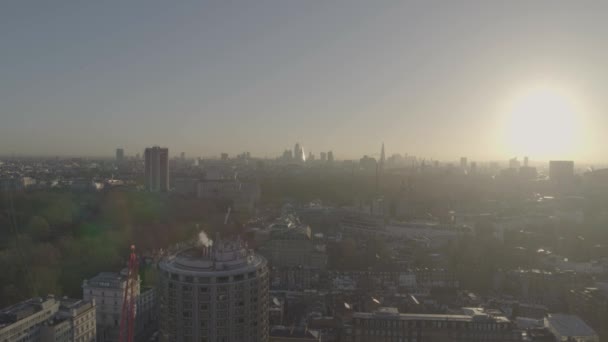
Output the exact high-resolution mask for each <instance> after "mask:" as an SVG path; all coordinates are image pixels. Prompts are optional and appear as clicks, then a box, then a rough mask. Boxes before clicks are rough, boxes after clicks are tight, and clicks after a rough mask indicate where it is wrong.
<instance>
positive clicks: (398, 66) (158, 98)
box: [0, 1, 608, 162]
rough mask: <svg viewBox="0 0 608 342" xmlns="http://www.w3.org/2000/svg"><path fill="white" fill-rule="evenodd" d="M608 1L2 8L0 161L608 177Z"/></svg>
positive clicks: (24, 5)
mask: <svg viewBox="0 0 608 342" xmlns="http://www.w3.org/2000/svg"><path fill="white" fill-rule="evenodd" d="M607 10H608V4H606V3H604V2H588V3H585V4H584V5H581V4H580V3H577V2H555V1H534V2H523V1H521V2H508V3H500V2H487V1H466V2H460V1H459V2H444V3H441V4H440V3H436V2H429V3H425V2H418V3H410V2H402V1H331V2H327V1H240V2H226V1H217V2H207V1H185V2H179V3H174V2H166V1H146V2H138V1H134V2H128V3H125V2H119V1H97V2H67V1H53V2H30V1H11V2H5V3H3V4H1V5H0V41H1V42H2V57H1V59H2V63H0V104H1V107H0V117H1V119H2V121H1V122H2V124H1V125H0V154H2V155H11V154H17V155H51V156H55V155H59V156H76V155H85V156H86V155H93V156H108V157H110V156H112V154H113V151H114V149H115V148H116V147H117V146H122V147H124V148H125V150H126V151H127V153H129V154H131V155H134V154H135V153H141V152H142V151H143V149H144V148H145V147H146V146H149V145H153V144H158V145H161V146H169V147H170V148H171V150H172V151H174V152H176V153H177V152H178V151H179V152H181V151H184V152H186V154H187V155H188V156H213V155H215V156H219V154H220V153H221V152H228V153H230V154H236V153H240V152H243V151H249V152H251V153H252V155H255V156H259V157H265V156H266V157H273V158H274V157H276V156H279V155H280V154H281V153H282V151H283V150H284V149H286V148H291V146H292V144H293V143H294V142H296V141H299V142H300V143H302V145H303V146H304V147H305V148H306V151H307V152H308V151H312V152H313V153H318V152H320V151H327V150H333V151H334V152H335V154H336V156H337V157H338V158H340V159H344V158H359V157H360V156H362V155H363V154H372V153H376V154H377V153H378V149H379V145H380V143H381V142H384V143H385V144H386V146H387V151H389V152H390V153H401V154H403V153H411V154H415V155H420V156H426V157H428V158H437V159H452V160H455V159H456V158H458V157H459V156H461V155H467V156H468V157H469V158H470V159H475V160H488V159H494V160H499V159H500V160H507V158H510V157H513V156H520V157H521V156H524V155H529V156H530V157H531V158H532V159H535V160H549V159H573V160H576V161H577V162H579V161H582V162H604V161H605V160H606V157H605V156H606V149H605V147H604V146H606V145H607V144H608V137H607V136H606V135H605V134H603V132H602V129H603V128H604V127H608V116H607V115H605V113H606V108H608V103H607V100H606V96H605V94H606V93H607V91H608V89H607V86H606V84H608V83H607V82H606V80H607V79H608V69H607V68H606V67H605V61H606V58H607V57H608V47H607V45H606V44H605V38H606V36H607V35H608V29H607V26H606V24H605V20H606V13H607Z"/></svg>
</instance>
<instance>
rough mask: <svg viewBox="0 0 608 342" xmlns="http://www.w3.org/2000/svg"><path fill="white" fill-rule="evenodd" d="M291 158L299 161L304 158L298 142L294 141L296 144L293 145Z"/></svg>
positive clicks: (302, 149)
mask: <svg viewBox="0 0 608 342" xmlns="http://www.w3.org/2000/svg"><path fill="white" fill-rule="evenodd" d="M293 158H294V159H295V160H296V161H299V162H300V161H304V160H306V156H305V155H304V148H303V147H302V146H300V143H296V145H295V146H294V147H293Z"/></svg>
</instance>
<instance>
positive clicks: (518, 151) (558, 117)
mask: <svg viewBox="0 0 608 342" xmlns="http://www.w3.org/2000/svg"><path fill="white" fill-rule="evenodd" d="M580 126H581V122H580V117H579V116H578V114H577V109H576V106H575V104H574V102H573V101H572V99H571V97H570V96H569V95H568V94H567V93H565V92H563V91H560V90H558V89H553V88H548V87H536V88H531V89H528V90H527V91H524V92H522V93H521V94H519V96H516V97H515V98H514V99H513V101H512V102H511V103H510V105H509V106H508V108H507V110H506V122H505V124H504V125H503V132H504V134H505V137H504V138H505V139H504V143H505V145H506V146H505V149H506V150H507V151H508V152H509V153H511V154H512V155H513V156H523V155H529V156H532V157H534V158H543V159H544V158H565V157H572V156H573V155H574V154H576V153H577V152H578V151H579V149H580V136H579V134H580Z"/></svg>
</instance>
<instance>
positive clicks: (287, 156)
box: [283, 150, 293, 160]
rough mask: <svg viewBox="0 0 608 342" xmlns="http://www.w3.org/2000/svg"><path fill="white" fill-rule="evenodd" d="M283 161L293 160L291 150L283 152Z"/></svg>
mask: <svg viewBox="0 0 608 342" xmlns="http://www.w3.org/2000/svg"><path fill="white" fill-rule="evenodd" d="M283 159H284V160H292V159H293V152H292V151H291V150H285V151H283Z"/></svg>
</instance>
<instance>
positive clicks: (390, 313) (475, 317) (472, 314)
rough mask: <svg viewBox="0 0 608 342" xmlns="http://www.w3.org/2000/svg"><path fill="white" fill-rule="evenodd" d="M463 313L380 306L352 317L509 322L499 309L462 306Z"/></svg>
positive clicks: (356, 313)
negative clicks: (438, 312)
mask: <svg viewBox="0 0 608 342" xmlns="http://www.w3.org/2000/svg"><path fill="white" fill-rule="evenodd" d="M462 311H463V314H460V315H456V314H413V313H399V310H398V309H397V308H393V307H381V308H379V309H378V310H376V311H374V312H355V313H354V314H353V318H363V319H396V320H402V321H444V322H484V321H491V322H494V323H510V322H511V321H510V320H509V319H508V318H506V317H505V316H503V315H502V314H501V313H500V312H499V311H492V310H489V311H488V310H485V309H483V308H463V309H462Z"/></svg>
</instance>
